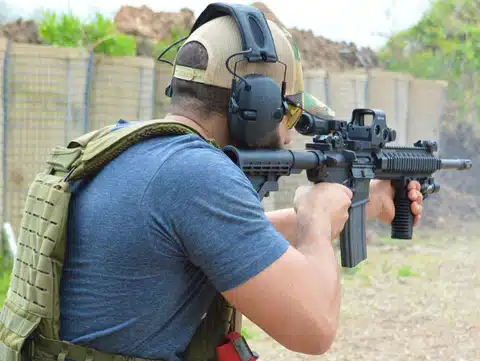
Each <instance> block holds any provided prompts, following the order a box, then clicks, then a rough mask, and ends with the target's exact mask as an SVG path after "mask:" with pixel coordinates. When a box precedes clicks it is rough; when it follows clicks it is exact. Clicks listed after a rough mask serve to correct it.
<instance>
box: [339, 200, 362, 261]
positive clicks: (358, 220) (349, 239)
mask: <svg viewBox="0 0 480 361" xmlns="http://www.w3.org/2000/svg"><path fill="white" fill-rule="evenodd" d="M367 201H368V200H365V201H361V202H358V203H356V204H352V206H351V207H350V209H349V211H348V213H349V217H348V220H347V222H346V223H345V227H344V228H343V231H342V233H341V234H340V255H341V259H342V267H347V268H353V267H355V266H356V265H357V264H359V263H360V262H362V261H364V260H365V259H367V233H366V230H365V226H366V204H367Z"/></svg>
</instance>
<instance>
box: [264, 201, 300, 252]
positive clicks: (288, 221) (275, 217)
mask: <svg viewBox="0 0 480 361" xmlns="http://www.w3.org/2000/svg"><path fill="white" fill-rule="evenodd" d="M265 214H266V216H267V218H268V219H269V221H270V222H271V223H272V225H273V226H274V227H275V229H276V230H277V232H279V233H281V234H282V235H283V237H284V238H285V239H286V240H287V241H289V242H290V244H291V245H292V246H293V247H295V243H296V238H297V234H296V233H297V213H296V212H295V210H294V209H293V208H286V209H279V210H276V211H271V212H266V213H265Z"/></svg>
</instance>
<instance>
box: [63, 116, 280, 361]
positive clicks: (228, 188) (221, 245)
mask: <svg viewBox="0 0 480 361" xmlns="http://www.w3.org/2000/svg"><path fill="white" fill-rule="evenodd" d="M127 125H128V124H127ZM122 126H125V124H123V125H122ZM72 191H73V197H72V200H71V205H70V210H69V212H70V223H69V227H68V238H69V246H68V248H67V252H66V262H65V266H64V273H63V278H62V284H61V338H63V339H66V340H69V341H71V342H73V343H78V344H83V345H89V346H91V347H94V348H97V349H99V350H103V351H107V352H114V353H121V354H125V355H132V356H137V357H144V358H162V359H165V360H172V361H174V360H175V361H178V360H181V359H182V352H183V351H184V349H185V347H186V346H187V344H188V342H189V340H190V338H191V336H192V335H193V333H194V331H195V328H196V326H197V325H198V324H199V323H200V319H201V317H202V315H203V314H204V313H205V312H206V310H207V308H208V306H209V304H210V302H211V301H212V299H213V297H214V295H215V290H216V289H217V290H219V291H224V290H228V289H231V288H233V287H235V286H238V285H240V284H241V283H243V282H245V281H247V280H248V279H250V278H251V277H253V276H255V275H256V274H258V273H259V272H261V271H262V270H264V269H265V268H266V267H268V266H269V265H270V264H271V263H273V262H274V261H275V260H277V259H278V258H279V257H280V256H281V255H282V254H283V253H284V252H285V251H286V249H287V248H288V242H287V241H286V240H285V239H284V238H283V237H282V236H281V235H280V234H279V233H278V232H276V230H275V229H274V228H273V227H272V225H271V224H270V222H269V221H268V220H267V218H266V217H265V215H264V209H263V206H262V204H261V203H260V201H259V199H258V197H257V194H256V192H255V191H254V190H253V188H252V187H251V184H250V182H249V181H248V179H247V178H246V177H245V176H244V174H243V173H242V172H241V171H240V170H239V169H238V168H237V167H236V166H235V165H234V164H233V163H232V162H231V161H230V160H229V159H228V158H227V157H226V156H225V155H224V154H223V153H222V152H221V151H220V150H219V149H216V148H214V147H213V146H211V145H209V144H208V143H206V142H205V141H203V140H202V139H201V138H200V137H198V136H196V135H184V136H168V137H160V138H156V139H151V140H147V141H143V142H141V143H138V144H136V145H134V146H133V147H131V148H130V149H128V150H127V151H125V152H123V153H122V154H120V155H119V156H118V158H116V159H114V160H113V161H112V162H111V163H110V164H109V165H108V166H107V167H105V168H104V169H103V170H102V171H101V172H100V173H99V174H98V175H97V176H96V177H95V178H93V180H91V181H81V182H77V183H75V184H73V186H72Z"/></svg>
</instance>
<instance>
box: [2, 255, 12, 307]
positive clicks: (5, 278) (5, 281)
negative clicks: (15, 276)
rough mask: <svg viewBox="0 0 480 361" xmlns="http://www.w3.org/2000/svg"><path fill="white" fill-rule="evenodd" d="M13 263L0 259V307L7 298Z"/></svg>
mask: <svg viewBox="0 0 480 361" xmlns="http://www.w3.org/2000/svg"><path fill="white" fill-rule="evenodd" d="M12 266H13V263H12V261H10V260H8V261H7V260H6V259H2V257H0V307H1V306H2V305H3V301H4V300H5V297H6V296H7V291H8V287H9V286H10V273H11V269H12Z"/></svg>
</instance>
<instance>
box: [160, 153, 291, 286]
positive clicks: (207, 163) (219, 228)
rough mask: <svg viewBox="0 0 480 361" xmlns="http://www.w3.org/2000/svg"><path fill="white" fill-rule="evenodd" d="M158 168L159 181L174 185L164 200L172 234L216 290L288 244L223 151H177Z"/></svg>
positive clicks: (267, 261)
mask: <svg viewBox="0 0 480 361" xmlns="http://www.w3.org/2000/svg"><path fill="white" fill-rule="evenodd" d="M160 173H161V174H162V176H161V179H162V182H161V184H158V186H159V187H160V186H161V187H165V186H166V187H168V188H169V189H170V191H169V192H167V193H168V194H169V195H170V196H168V197H166V198H165V197H164V198H163V200H164V202H166V203H164V205H165V204H169V206H168V208H169V212H168V213H169V217H168V219H169V223H171V229H173V238H175V240H176V241H177V242H179V243H180V244H181V247H182V248H183V250H184V252H185V253H186V254H187V256H188V258H189V259H190V261H191V262H192V263H193V264H194V265H196V266H197V267H200V268H201V269H202V270H203V272H204V273H205V274H206V276H207V277H208V278H209V279H210V280H211V282H212V283H213V285H214V286H215V287H216V288H217V290H218V291H220V292H223V291H225V290H228V289H231V288H234V287H236V286H238V285H240V284H242V283H244V282H245V281H247V280H248V279H250V278H252V277H253V276H255V275H257V274H258V273H260V272H261V271H262V270H264V269H265V268H267V267H268V266H269V265H271V264H272V263H273V262H274V261H276V260H277V259H278V258H279V257H280V256H281V255H282V254H283V253H284V252H285V251H286V250H287V248H288V246H289V243H288V241H287V240H286V239H285V238H284V237H283V236H282V235H281V234H280V233H279V232H277V231H276V229H275V228H274V227H273V225H272V224H271V223H270V221H269V220H268V218H267V217H266V216H265V210H264V207H263V205H262V203H261V202H260V200H259V198H258V195H257V193H256V192H255V190H254V189H253V187H252V185H251V183H250V181H249V180H248V178H247V177H246V176H245V175H244V174H243V172H242V171H241V170H240V169H239V168H238V167H237V166H236V165H235V164H234V163H233V162H232V161H231V160H230V159H228V158H227V157H226V156H225V155H224V154H223V153H221V152H220V151H217V150H214V149H208V148H206V149H198V148H196V149H193V150H190V151H189V150H182V151H179V152H177V153H175V154H174V155H173V156H171V157H170V158H169V159H168V160H167V161H166V162H165V163H164V164H163V165H162V167H161V170H160ZM163 189H164V194H166V192H165V188H163ZM172 190H174V191H172ZM158 191H161V190H158Z"/></svg>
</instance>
